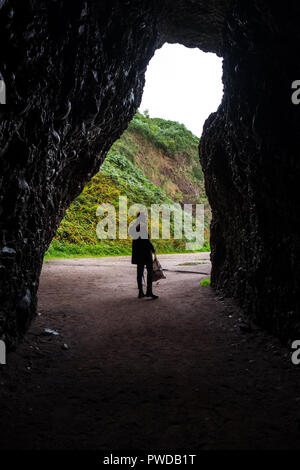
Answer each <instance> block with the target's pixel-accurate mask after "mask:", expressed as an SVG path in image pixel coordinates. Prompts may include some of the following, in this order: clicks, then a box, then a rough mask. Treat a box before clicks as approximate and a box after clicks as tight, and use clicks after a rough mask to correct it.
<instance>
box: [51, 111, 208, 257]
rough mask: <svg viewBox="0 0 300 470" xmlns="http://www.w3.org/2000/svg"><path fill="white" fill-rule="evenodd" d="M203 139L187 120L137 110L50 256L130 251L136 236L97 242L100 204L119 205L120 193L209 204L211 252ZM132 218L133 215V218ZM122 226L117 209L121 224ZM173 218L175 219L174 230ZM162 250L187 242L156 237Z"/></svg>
mask: <svg viewBox="0 0 300 470" xmlns="http://www.w3.org/2000/svg"><path fill="white" fill-rule="evenodd" d="M197 147H198V138H197V137H195V136H194V135H193V134H192V133H191V132H190V131H188V130H187V129H186V128H185V127H184V126H183V125H182V124H178V123H174V122H172V121H164V120H163V119H151V118H150V117H149V116H147V114H146V113H145V114H144V115H141V114H137V115H136V116H135V117H134V118H133V120H132V121H131V123H130V125H129V127H128V129H127V131H125V132H124V134H123V135H122V137H121V138H120V139H119V140H118V141H117V142H115V144H114V145H113V146H112V148H111V150H110V151H109V153H108V155H107V158H106V160H105V162H104V163H103V165H102V167H101V169H100V171H99V172H98V173H97V174H96V175H95V176H94V177H93V179H92V180H91V181H90V182H89V183H88V184H87V185H86V187H85V188H84V190H83V192H82V193H81V194H80V195H79V196H78V197H77V199H76V200H75V201H74V202H73V204H72V205H71V206H70V207H69V209H68V210H67V212H66V215H65V218H64V219H63V220H62V222H61V224H60V227H59V228H58V231H57V233H56V236H55V238H54V239H53V241H52V243H51V245H50V247H49V250H48V251H47V253H46V255H45V258H46V259H49V258H53V257H81V256H113V255H129V254H131V239H129V238H128V239H127V240H126V239H125V240H122V239H117V240H109V239H106V240H101V241H100V240H98V238H97V236H96V227H97V224H98V222H99V221H100V217H99V216H96V210H97V207H98V206H99V204H101V203H110V204H112V205H114V207H115V208H116V209H117V208H118V203H119V197H120V196H126V197H127V200H128V206H130V205H132V204H134V203H140V204H144V205H146V206H147V207H150V205H151V204H162V203H166V204H173V203H174V202H179V203H184V202H189V203H196V202H204V203H205V205H206V207H207V210H206V234H205V235H206V243H205V246H204V248H203V250H202V251H209V241H208V240H209V233H208V224H209V219H210V212H209V206H208V203H207V200H206V196H205V192H204V184H203V173H202V170H201V167H200V165H199V162H198V153H197ZM131 220H132V218H128V222H131ZM118 224H119V218H118V210H117V228H118ZM172 228H173V220H171V233H172ZM153 243H154V245H155V247H156V250H157V252H158V253H178V252H185V240H184V239H183V240H175V239H171V240H162V239H159V240H153Z"/></svg>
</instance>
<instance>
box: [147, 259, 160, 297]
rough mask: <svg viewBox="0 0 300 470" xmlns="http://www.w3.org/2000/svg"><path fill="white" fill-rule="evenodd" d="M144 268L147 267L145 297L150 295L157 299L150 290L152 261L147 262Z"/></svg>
mask: <svg viewBox="0 0 300 470" xmlns="http://www.w3.org/2000/svg"><path fill="white" fill-rule="evenodd" d="M146 268H147V293H146V296H147V297H152V298H153V299H158V296H157V295H154V294H153V292H152V279H153V265H152V263H151V264H147V265H146Z"/></svg>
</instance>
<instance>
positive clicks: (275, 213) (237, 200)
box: [200, 1, 300, 341]
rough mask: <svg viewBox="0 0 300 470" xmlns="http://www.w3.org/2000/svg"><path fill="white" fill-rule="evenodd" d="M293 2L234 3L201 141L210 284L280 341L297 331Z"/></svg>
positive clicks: (297, 71) (299, 253)
mask: <svg viewBox="0 0 300 470" xmlns="http://www.w3.org/2000/svg"><path fill="white" fill-rule="evenodd" d="M297 18H299V6H298V4H297V3H296V2H291V3H290V4H289V8H284V9H283V8H282V5H281V6H280V5H276V3H275V2H274V3H273V4H272V6H269V7H268V6H267V3H266V2H262V1H257V2H247V3H246V2H244V3H242V2H237V3H236V6H235V8H234V10H233V12H232V14H231V15H230V17H229V18H228V22H227V25H226V28H225V31H224V36H225V37H224V41H225V48H224V77H223V80H224V98H223V102H222V105H221V106H220V108H219V110H218V112H217V113H215V114H214V115H212V116H210V118H209V119H208V121H207V122H206V126H205V131H204V135H203V139H202V140H201V143H200V160H201V163H202V165H203V168H204V173H205V178H206V189H207V193H208V196H209V200H210V203H211V206H212V212H213V220H212V226H211V246H212V285H213V286H214V287H215V288H217V289H218V290H219V291H222V292H224V293H225V294H226V295H228V296H234V297H235V298H236V299H237V300H238V302H239V303H240V305H241V306H242V307H243V308H244V310H245V311H246V312H247V314H249V315H250V316H251V317H252V318H253V320H254V321H256V322H257V323H259V324H260V325H262V326H263V327H264V328H266V329H267V330H268V331H270V332H272V333H274V334H276V335H278V336H279V337H281V338H282V340H284V341H287V340H293V339H295V338H297V336H298V337H299V334H300V315H299V298H300V296H299V294H300V292H299V280H300V264H299V257H300V233H299V223H298V216H299V208H298V199H299V198H298V193H299V189H298V188H299V181H300V178H299V177H300V162H299V153H300V152H299V150H300V148H299V145H300V139H299V136H300V108H298V107H297V106H295V105H293V104H292V101H291V94H292V91H291V84H292V82H293V81H294V80H296V79H297V77H300V66H299V57H300V54H299V52H300V51H299V46H300V42H299V28H298V21H297Z"/></svg>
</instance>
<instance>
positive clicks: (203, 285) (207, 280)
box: [200, 279, 210, 287]
mask: <svg viewBox="0 0 300 470" xmlns="http://www.w3.org/2000/svg"><path fill="white" fill-rule="evenodd" d="M200 286H202V287H206V286H210V279H203V280H202V281H201V282H200Z"/></svg>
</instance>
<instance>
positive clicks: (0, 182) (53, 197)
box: [0, 0, 157, 346]
mask: <svg viewBox="0 0 300 470" xmlns="http://www.w3.org/2000/svg"><path fill="white" fill-rule="evenodd" d="M128 3H130V2H122V1H115V2H111V1H107V2H106V1H105V2H103V1H102V2H99V1H90V2H84V1H80V0H78V1H63V2H60V1H41V0H39V1H29V0H28V1H27V0H22V2H20V1H19V0H18V1H10V2H4V5H2V4H3V2H1V7H2V8H1V11H0V14H1V17H0V21H1V27H0V44H1V59H0V64H1V65H0V67H1V72H2V74H3V76H4V79H5V82H6V87H7V105H5V106H1V108H0V113H1V114H0V117H1V121H0V139H1V140H0V149H1V153H0V175H1V176H0V214H1V215H0V276H1V277H0V280H1V288H0V337H1V335H2V334H4V335H5V339H6V341H7V343H8V345H9V346H13V345H14V344H15V343H16V341H18V339H19V338H20V337H22V335H23V334H24V332H25V331H26V329H27V328H28V326H29V324H30V322H31V320H32V318H33V317H34V315H35V313H36V304H37V297H36V293H37V288H38V279H39V274H40V270H41V266H42V260H43V255H44V252H45V250H46V249H47V247H48V245H49V243H50V241H51V239H52V237H53V235H54V234H55V232H56V229H57V227H58V225H59V223H60V221H61V219H62V217H63V215H64V212H65V209H66V208H67V207H68V205H69V204H70V203H71V201H72V200H73V199H74V198H75V197H76V196H77V195H78V194H79V193H80V192H81V190H82V189H83V187H84V185H85V183H86V182H87V181H88V180H89V179H90V178H91V177H92V175H93V174H94V173H95V172H96V171H97V170H98V169H99V165H100V163H101V162H102V161H103V158H104V156H105V154H106V152H107V150H108V149H109V148H110V146H111V145H112V143H113V142H114V140H116V139H117V138H118V137H119V136H120V134H121V133H122V132H123V130H124V129H125V128H126V126H127V124H128V122H129V120H130V119H131V117H132V116H133V114H134V112H135V110H136V108H137V107H138V105H139V103H140V99H141V94H142V90H143V85H144V71H145V68H146V66H147V64H148V62H149V60H150V58H151V56H152V54H153V53H154V50H155V48H156V46H157V31H156V24H155V21H154V20H153V18H154V15H153V7H152V3H151V2H147V5H145V2H141V1H135V2H134V5H133V6H132V8H131V9H129V8H128Z"/></svg>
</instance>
